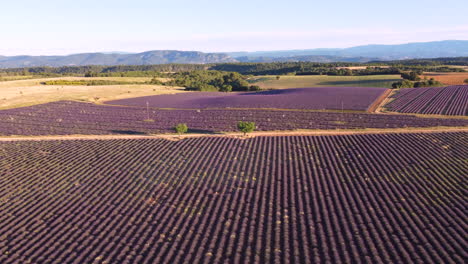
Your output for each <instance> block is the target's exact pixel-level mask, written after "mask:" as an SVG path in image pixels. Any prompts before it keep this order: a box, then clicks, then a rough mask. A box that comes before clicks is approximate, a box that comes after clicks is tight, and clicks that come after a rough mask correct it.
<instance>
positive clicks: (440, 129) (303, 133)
mask: <svg viewBox="0 0 468 264" xmlns="http://www.w3.org/2000/svg"><path fill="white" fill-rule="evenodd" d="M444 132H468V127H431V128H392V129H364V130H356V129H354V130H352V129H346V130H344V129H343V130H298V131H257V132H252V133H249V134H248V135H247V136H246V137H244V135H243V134H242V133H239V132H233V133H219V134H185V135H182V136H180V137H179V136H178V135H174V134H155V135H66V136H21V137H15V136H12V137H0V142H7V141H41V140H114V139H158V138H159V139H167V140H173V141H177V140H181V139H185V138H197V137H235V138H252V137H260V136H323V135H330V136H333V135H362V134H390V133H444Z"/></svg>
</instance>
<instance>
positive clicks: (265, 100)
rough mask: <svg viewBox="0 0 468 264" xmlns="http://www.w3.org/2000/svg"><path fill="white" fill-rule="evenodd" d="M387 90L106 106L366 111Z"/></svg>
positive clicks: (195, 97)
mask: <svg viewBox="0 0 468 264" xmlns="http://www.w3.org/2000/svg"><path fill="white" fill-rule="evenodd" d="M385 91H387V89H383V88H367V87H324V88H298V89H283V90H271V91H262V92H243V93H220V92H192V93H183V94H174V95H161V96H145V97H139V98H129V99H122V100H116V101H109V102H105V103H106V104H112V105H127V106H140V107H144V106H146V104H147V103H149V106H150V107H156V108H177V109H184V108H185V109H205V108H277V109H316V110H341V109H344V110H357V111H366V110H367V109H368V108H369V107H370V106H371V105H372V103H373V102H374V101H376V100H377V99H378V98H379V97H380V96H381V95H382V94H384V93H385Z"/></svg>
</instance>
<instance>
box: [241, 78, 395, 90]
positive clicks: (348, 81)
mask: <svg viewBox="0 0 468 264" xmlns="http://www.w3.org/2000/svg"><path fill="white" fill-rule="evenodd" d="M397 81H401V76H400V75H367V76H329V75H302V76H301V75H298V76H280V79H279V80H277V79H276V76H255V77H252V78H251V79H249V82H250V83H252V84H254V85H258V86H260V87H261V88H263V89H286V88H305V87H323V86H344V87H350V86H352V87H383V88H391V87H392V83H394V82H397Z"/></svg>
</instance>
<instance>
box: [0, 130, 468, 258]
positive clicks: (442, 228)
mask: <svg viewBox="0 0 468 264" xmlns="http://www.w3.org/2000/svg"><path fill="white" fill-rule="evenodd" d="M466 137H467V133H439V134H390V135H359V136H323V137H257V138H254V139H248V140H239V139H233V138H197V139H187V140H183V141H179V142H171V141H167V140H159V139H156V140H111V141H99V140H98V141H93V140H85V141H42V142H12V143H0V197H1V200H0V211H1V212H2V213H1V214H0V234H1V236H0V263H2V264H12V263H36V264H45V263H67V264H81V263H127V264H129V263H142V264H146V263H464V261H465V260H466V259H468V253H467V249H468V243H467V240H466V237H467V236H468V233H467V230H468V224H467V222H466V219H467V217H468V215H467V210H466V208H467V206H468V204H467V201H466V189H464V185H463V184H462V182H464V181H465V180H466V179H465V178H464V177H465V175H468V166H467V164H466V162H464V161H463V159H464V158H466V144H465V143H466ZM464 144H465V145H464Z"/></svg>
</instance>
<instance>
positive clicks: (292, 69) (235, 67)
mask: <svg viewBox="0 0 468 264" xmlns="http://www.w3.org/2000/svg"><path fill="white" fill-rule="evenodd" d="M454 65H459V66H468V57H458V58H436V59H411V60H399V61H374V62H369V63H350V62H334V63H317V62H273V63H218V64H159V65H135V66H134V65H128V66H67V67H30V68H14V69H0V77H1V76H19V75H39V76H44V77H60V76H86V77H170V76H171V74H174V73H181V72H192V71H203V70H211V71H223V72H237V73H240V74H243V75H339V76H346V75H377V74H378V75H380V74H400V73H401V72H404V71H437V72H464V71H465V70H463V69H462V68H453V67H449V66H454ZM363 66H364V67H366V68H363V69H362V68H360V69H346V68H343V67H363Z"/></svg>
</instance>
